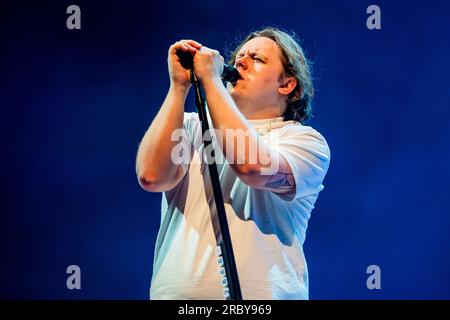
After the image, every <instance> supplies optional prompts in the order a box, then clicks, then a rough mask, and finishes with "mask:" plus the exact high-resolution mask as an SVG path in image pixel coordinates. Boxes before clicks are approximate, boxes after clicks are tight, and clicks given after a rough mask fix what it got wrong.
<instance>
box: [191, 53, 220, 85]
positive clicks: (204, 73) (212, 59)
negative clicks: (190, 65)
mask: <svg viewBox="0 0 450 320" xmlns="http://www.w3.org/2000/svg"><path fill="white" fill-rule="evenodd" d="M223 64H224V59H223V57H222V56H221V55H220V53H219V51H217V50H214V49H210V48H207V47H204V46H203V47H201V49H200V51H198V52H197V53H196V54H195V55H194V69H195V74H196V75H197V78H198V79H199V80H200V81H202V82H204V81H208V80H212V79H216V78H219V79H220V76H221V75H222V72H223Z"/></svg>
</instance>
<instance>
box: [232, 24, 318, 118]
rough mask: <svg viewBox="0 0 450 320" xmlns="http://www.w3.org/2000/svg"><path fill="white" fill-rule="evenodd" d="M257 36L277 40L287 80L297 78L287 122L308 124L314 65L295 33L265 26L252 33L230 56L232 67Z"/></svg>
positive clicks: (286, 112) (287, 102) (290, 99)
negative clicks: (244, 48)
mask: <svg viewBox="0 0 450 320" xmlns="http://www.w3.org/2000/svg"><path fill="white" fill-rule="evenodd" d="M256 37H266V38H269V39H272V40H273V41H275V43H276V44H277V45H278V47H279V48H280V49H281V52H282V57H281V62H282V64H283V67H284V72H285V74H286V75H287V76H288V77H295V79H296V80H297V85H296V87H295V88H294V90H292V92H291V93H290V94H289V95H288V97H287V99H286V111H285V113H284V114H283V117H284V120H285V121H287V120H296V121H299V122H300V123H302V124H303V123H305V122H306V121H308V119H309V118H310V117H311V116H312V106H311V101H312V98H313V96H314V87H313V82H312V76H311V69H312V63H311V62H310V61H309V60H308V59H307V58H306V56H305V54H304V53H303V49H302V48H301V46H300V45H299V44H298V41H297V40H296V38H297V37H296V35H295V33H291V34H288V33H287V32H285V31H282V30H280V29H278V28H274V27H266V28H263V29H261V30H257V31H253V32H251V33H250V34H249V35H248V36H247V37H246V38H245V39H244V40H242V41H241V42H240V44H239V45H238V46H237V48H236V49H235V50H234V51H233V52H232V53H231V56H230V59H229V61H228V63H229V64H231V65H234V63H235V61H236V56H237V54H238V52H239V50H240V49H241V48H242V46H243V45H244V44H245V43H247V42H248V41H250V40H251V39H253V38H256Z"/></svg>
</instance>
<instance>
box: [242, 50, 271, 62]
mask: <svg viewBox="0 0 450 320" xmlns="http://www.w3.org/2000/svg"><path fill="white" fill-rule="evenodd" d="M244 53H245V52H238V54H236V57H240V56H243V55H244ZM249 55H253V56H258V57H260V58H262V59H263V60H267V57H266V56H265V55H264V54H262V53H261V52H256V51H250V52H249Z"/></svg>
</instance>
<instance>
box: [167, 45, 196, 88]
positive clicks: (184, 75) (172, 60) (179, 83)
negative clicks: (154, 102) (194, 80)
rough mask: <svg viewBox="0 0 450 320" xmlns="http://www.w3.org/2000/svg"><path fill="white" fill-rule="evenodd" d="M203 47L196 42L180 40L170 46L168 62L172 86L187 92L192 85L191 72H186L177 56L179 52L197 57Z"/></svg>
mask: <svg viewBox="0 0 450 320" xmlns="http://www.w3.org/2000/svg"><path fill="white" fill-rule="evenodd" d="M201 47H202V45H201V44H200V43H198V42H197V41H194V40H180V41H178V42H175V43H174V44H173V45H171V46H170V48H169V56H168V58H167V62H168V65H169V76H170V85H171V86H174V87H176V88H182V89H186V90H187V89H189V87H190V85H191V83H190V75H189V70H186V69H185V68H184V67H183V66H182V65H181V63H180V58H179V57H178V56H177V51H178V50H181V51H184V52H188V53H190V54H192V55H195V54H196V53H197V51H198V50H200V48H201Z"/></svg>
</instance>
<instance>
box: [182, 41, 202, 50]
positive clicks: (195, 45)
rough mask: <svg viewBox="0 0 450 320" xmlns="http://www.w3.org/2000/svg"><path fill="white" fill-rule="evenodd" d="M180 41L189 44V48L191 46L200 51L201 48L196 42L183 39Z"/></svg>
mask: <svg viewBox="0 0 450 320" xmlns="http://www.w3.org/2000/svg"><path fill="white" fill-rule="evenodd" d="M181 41H182V42H185V43H187V44H189V45H190V46H192V47H194V48H196V49H200V48H201V47H202V44H201V43H199V42H197V41H195V40H191V39H184V40H181Z"/></svg>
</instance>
